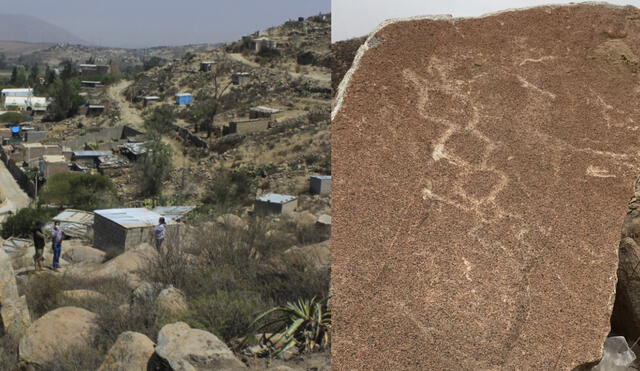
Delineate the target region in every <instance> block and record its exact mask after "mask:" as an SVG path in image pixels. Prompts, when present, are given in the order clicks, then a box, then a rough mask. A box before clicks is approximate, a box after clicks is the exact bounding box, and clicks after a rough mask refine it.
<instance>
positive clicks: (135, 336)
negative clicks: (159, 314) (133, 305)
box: [98, 331, 154, 371]
mask: <svg viewBox="0 0 640 371" xmlns="http://www.w3.org/2000/svg"><path fill="white" fill-rule="evenodd" d="M153 347H154V344H153V341H151V339H149V338H148V337H147V336H146V335H143V334H141V333H138V332H132V331H126V332H123V333H122V334H120V335H119V336H118V339H116V342H115V343H114V344H113V346H111V349H109V353H108V354H107V357H106V358H105V360H104V362H102V365H101V366H100V368H99V369H98V371H146V370H147V367H148V365H149V360H150V359H151V357H152V356H153V352H154V350H153Z"/></svg>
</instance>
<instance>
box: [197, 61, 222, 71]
mask: <svg viewBox="0 0 640 371" xmlns="http://www.w3.org/2000/svg"><path fill="white" fill-rule="evenodd" d="M217 63H218V62H212V61H205V62H200V72H208V71H211V68H212V67H213V66H214V65H216V64H217Z"/></svg>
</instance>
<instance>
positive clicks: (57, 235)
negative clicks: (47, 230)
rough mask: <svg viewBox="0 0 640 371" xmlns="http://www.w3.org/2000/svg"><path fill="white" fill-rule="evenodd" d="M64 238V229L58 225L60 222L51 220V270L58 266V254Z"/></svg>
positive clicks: (60, 251) (56, 268)
mask: <svg viewBox="0 0 640 371" xmlns="http://www.w3.org/2000/svg"><path fill="white" fill-rule="evenodd" d="M63 239H64V230H63V229H62V228H61V227H60V222H59V221H55V222H53V228H52V229H51V244H52V246H53V270H58V268H60V254H61V253H62V240H63Z"/></svg>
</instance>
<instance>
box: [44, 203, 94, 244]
mask: <svg viewBox="0 0 640 371" xmlns="http://www.w3.org/2000/svg"><path fill="white" fill-rule="evenodd" d="M93 219H94V214H93V213H92V212H90V211H83V210H74V209H66V210H64V211H63V212H61V213H60V214H58V215H56V216H55V217H53V219H52V220H53V221H56V222H60V227H62V229H64V234H65V235H67V236H69V237H71V238H80V239H92V238H93ZM45 228H46V229H50V228H51V224H48V225H47V226H45Z"/></svg>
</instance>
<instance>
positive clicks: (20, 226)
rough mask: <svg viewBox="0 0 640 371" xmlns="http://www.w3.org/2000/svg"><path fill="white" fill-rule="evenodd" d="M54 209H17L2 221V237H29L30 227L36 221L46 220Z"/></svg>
mask: <svg viewBox="0 0 640 371" xmlns="http://www.w3.org/2000/svg"><path fill="white" fill-rule="evenodd" d="M55 213H56V211H55V210H51V209H41V208H30V207H28V208H24V209H20V210H18V212H17V213H16V214H15V215H11V216H10V217H8V218H7V219H6V220H5V221H4V222H3V223H2V233H0V234H1V235H2V238H9V237H11V236H13V237H30V236H31V229H32V228H33V226H34V225H35V224H36V222H37V221H41V222H43V223H44V222H46V221H48V220H49V219H51V218H52V217H53V216H54V215H55Z"/></svg>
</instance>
